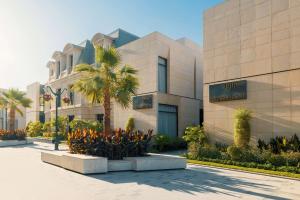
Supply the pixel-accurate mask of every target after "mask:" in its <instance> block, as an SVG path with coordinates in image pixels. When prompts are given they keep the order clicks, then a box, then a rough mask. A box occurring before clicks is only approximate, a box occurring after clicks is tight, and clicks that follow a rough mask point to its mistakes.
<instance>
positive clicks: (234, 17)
mask: <svg viewBox="0 0 300 200" xmlns="http://www.w3.org/2000/svg"><path fill="white" fill-rule="evenodd" d="M203 54H204V123H205V124H206V126H207V129H208V131H209V133H210V134H211V135H212V137H211V138H212V139H214V140H218V141H222V142H224V141H226V142H231V141H232V140H233V124H234V119H233V116H234V111H235V110H236V109H237V108H240V107H242V108H247V109H250V110H251V111H252V112H253V115H254V118H253V119H252V120H251V129H252V139H253V141H254V140H256V139H258V138H262V139H268V138H270V137H274V136H277V135H285V136H287V137H290V136H291V135H292V134H295V133H299V132H300V3H299V2H298V1H292V0H290V1H289V0H260V1H254V0H226V1H224V2H223V3H221V4H219V5H217V6H215V7H212V8H210V9H208V10H207V11H205V13H204V53H203Z"/></svg>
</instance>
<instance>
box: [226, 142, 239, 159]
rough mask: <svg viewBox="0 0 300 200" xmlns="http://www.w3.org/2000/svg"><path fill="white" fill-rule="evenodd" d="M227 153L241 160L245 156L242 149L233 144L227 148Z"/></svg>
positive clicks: (232, 157)
mask: <svg viewBox="0 0 300 200" xmlns="http://www.w3.org/2000/svg"><path fill="white" fill-rule="evenodd" d="M227 153H228V155H229V156H230V158H231V160H235V161H239V160H241V159H242V157H243V152H242V149H241V148H239V147H236V146H234V145H231V146H229V147H228V148H227Z"/></svg>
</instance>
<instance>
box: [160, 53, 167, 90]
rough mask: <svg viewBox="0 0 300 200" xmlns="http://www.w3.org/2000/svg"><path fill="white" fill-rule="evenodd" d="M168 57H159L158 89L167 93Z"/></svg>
mask: <svg viewBox="0 0 300 200" xmlns="http://www.w3.org/2000/svg"><path fill="white" fill-rule="evenodd" d="M167 70H168V69H167V59H165V58H162V57H158V91H160V92H163V93H167V79H168V75H167V73H168V72H167Z"/></svg>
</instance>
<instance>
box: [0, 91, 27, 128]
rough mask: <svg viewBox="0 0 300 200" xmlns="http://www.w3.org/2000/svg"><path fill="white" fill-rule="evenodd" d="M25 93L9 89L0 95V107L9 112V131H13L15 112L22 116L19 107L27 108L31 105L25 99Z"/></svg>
mask: <svg viewBox="0 0 300 200" xmlns="http://www.w3.org/2000/svg"><path fill="white" fill-rule="evenodd" d="M25 95H26V94H25V92H22V91H20V90H18V89H9V90H8V91H4V92H2V94H0V106H1V107H2V108H6V109H7V110H8V111H9V119H10V120H9V130H14V128H15V127H14V126H15V119H16V112H18V113H19V114H20V115H21V116H23V112H22V111H21V109H20V107H21V106H22V107H24V108H29V107H30V104H31V103H32V101H31V99H29V98H26V96H25Z"/></svg>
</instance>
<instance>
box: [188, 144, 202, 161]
mask: <svg viewBox="0 0 300 200" xmlns="http://www.w3.org/2000/svg"><path fill="white" fill-rule="evenodd" d="M199 149H200V144H198V143H196V142H190V143H188V153H187V155H188V158H189V159H193V160H196V159H198V157H199V156H198V154H199Z"/></svg>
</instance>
